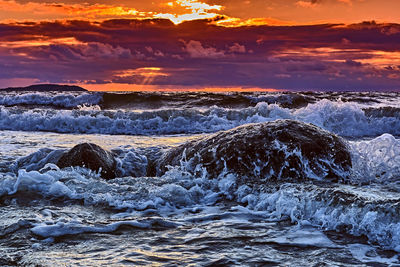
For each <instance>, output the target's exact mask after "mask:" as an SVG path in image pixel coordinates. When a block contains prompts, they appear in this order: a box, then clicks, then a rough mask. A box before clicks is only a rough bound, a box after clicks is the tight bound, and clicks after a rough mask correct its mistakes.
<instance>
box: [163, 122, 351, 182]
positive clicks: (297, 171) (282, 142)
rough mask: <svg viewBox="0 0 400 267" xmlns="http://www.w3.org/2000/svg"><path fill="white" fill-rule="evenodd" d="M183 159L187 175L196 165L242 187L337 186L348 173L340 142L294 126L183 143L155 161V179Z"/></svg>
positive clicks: (251, 128)
mask: <svg viewBox="0 0 400 267" xmlns="http://www.w3.org/2000/svg"><path fill="white" fill-rule="evenodd" d="M184 154H185V157H186V159H187V161H188V170H189V171H191V172H195V170H196V166H197V165H198V164H201V166H202V167H205V168H206V169H207V172H208V173H209V175H210V177H211V178H215V177H217V176H218V175H219V174H220V173H222V172H223V171H224V169H225V168H226V171H228V172H232V173H236V174H238V177H239V179H241V180H242V182H245V183H259V182H262V181H264V180H271V181H273V180H274V181H277V180H282V181H299V180H307V179H315V180H330V181H339V180H342V179H345V178H346V177H347V175H348V174H349V170H350V168H351V158H350V154H349V152H348V149H347V145H346V142H345V141H344V140H343V139H342V138H340V137H338V136H336V135H334V134H332V133H330V132H328V131H325V130H323V129H320V128H318V127H316V126H314V125H311V124H306V123H302V122H298V121H294V120H278V121H274V122H267V123H257V124H248V125H244V126H240V127H237V128H234V129H231V130H228V131H222V132H218V133H215V134H213V135H210V136H207V137H205V138H202V139H200V140H195V141H191V142H188V143H186V144H183V145H181V146H178V147H176V148H173V149H171V150H169V151H167V152H166V153H164V155H163V156H162V157H161V158H160V159H158V160H157V161H156V164H155V165H156V166H155V168H156V172H157V174H158V175H160V174H163V173H164V172H165V171H166V170H167V166H168V165H171V166H177V165H179V164H180V161H181V159H182V156H183V155H184Z"/></svg>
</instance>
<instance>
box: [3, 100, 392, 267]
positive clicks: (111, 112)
mask: <svg viewBox="0 0 400 267" xmlns="http://www.w3.org/2000/svg"><path fill="white" fill-rule="evenodd" d="M287 121H289V122H293V121H294V122H296V123H297V122H299V123H300V125H305V127H313V128H310V129H317V128H315V127H314V126H317V127H318V129H321V131H322V132H323V133H324V134H330V135H332V136H338V137H339V138H340V139H341V140H343V142H344V143H345V147H346V149H347V150H348V153H349V155H350V157H351V168H350V169H349V170H348V172H347V173H346V176H343V177H341V176H340V175H341V174H340V173H336V175H337V176H339V178H338V179H336V180H329V179H325V176H323V175H318V174H315V173H317V172H315V173H314V174H313V175H311V176H310V177H298V176H296V177H295V176H291V173H292V172H289V173H288V174H287V177H286V178H288V177H289V179H283V178H282V177H283V176H282V173H276V172H275V173H273V171H270V172H269V173H268V175H267V174H265V175H264V176H263V177H262V178H263V179H259V178H258V177H259V176H260V171H259V170H257V168H258V167H257V166H260V165H259V164H267V163H266V162H261V163H260V161H261V159H263V157H261V156H260V158H259V157H258V154H257V155H246V154H244V155H245V156H249V157H252V159H253V160H254V162H250V163H251V164H250V165H251V166H252V164H253V163H254V166H255V167H254V177H248V178H246V179H247V180H246V181H247V182H246V183H242V182H241V181H242V180H243V177H242V176H243V174H242V173H240V172H235V171H232V170H231V169H229V168H228V167H229V166H228V167H227V165H225V167H224V168H223V169H218V170H217V169H213V172H210V170H211V169H207V168H206V167H207V166H201V164H199V165H197V166H196V171H193V168H192V167H191V164H192V163H193V160H192V159H191V158H187V157H185V156H184V155H182V157H181V158H179V159H176V160H177V161H178V162H179V164H175V165H171V166H166V171H164V172H161V173H160V172H159V169H157V167H156V169H155V170H154V172H155V173H156V174H155V173H154V172H153V173H151V174H150V173H149V172H148V171H147V170H148V168H149V165H150V164H151V162H152V160H154V159H156V158H157V157H161V156H162V155H164V154H165V153H168V151H171V150H173V149H177V148H179V147H180V146H182V145H183V144H186V143H187V142H191V143H190V144H194V143H195V142H197V140H211V139H210V138H211V137H212V138H214V137H215V138H216V139H218V138H219V136H220V135H218V134H219V133H220V132H221V131H225V132H222V134H223V135H224V136H225V137H224V138H232V139H234V138H237V137H235V136H234V135H233V134H232V136H229V135H230V133H233V131H232V129H239V130H240V131H242V135H241V136H242V138H243V136H245V134H246V132H244V133H245V134H244V135H243V131H244V130H243V129H251V127H256V126H257V125H267V127H269V126H268V125H273V123H282V122H287ZM260 123H261V124H260ZM311 124H312V125H314V126H310V125H311ZM236 127H242V128H236ZM243 127H245V128H243ZM246 127H249V128H246ZM257 127H258V126H257ZM239 130H238V131H239ZM318 131H319V130H318ZM248 134H249V135H251V134H253V133H252V132H250V131H249V133H248ZM210 136H211V137H210ZM207 138H208V139H207ZM243 140H247V137H246V136H245V138H243ZM248 140H252V139H251V136H250V137H249V139H248ZM235 141H236V142H237V143H240V142H241V141H240V140H239V141H238V140H235ZM84 142H89V143H94V144H97V145H99V146H101V147H102V148H104V149H106V150H108V151H111V152H112V153H113V155H114V156H115V160H116V163H117V165H116V168H117V171H116V174H117V175H116V177H115V178H114V179H110V180H106V179H103V178H102V177H101V173H100V170H99V171H96V170H89V169H86V168H84V167H77V166H75V167H68V168H64V169H61V168H59V167H58V166H57V165H56V164H55V161H54V159H55V158H57V156H59V155H60V153H64V152H65V151H68V150H69V149H71V148H72V147H74V146H75V145H77V144H80V143H84ZM243 142H244V147H246V146H250V145H251V144H249V143H246V142H251V141H243ZM196 144H202V143H201V142H200V143H196ZM235 144H236V143H229V144H228V143H226V144H222V146H224V145H226V146H228V145H229V149H231V150H232V152H233V151H234V150H236V146H235ZM327 145H328V144H327ZM241 147H242V146H241ZM212 149H214V148H211V150H212ZM218 149H219V148H218V147H217V146H216V147H215V150H218ZM229 149H228V152H227V155H226V156H228V154H230V150H229ZM237 149H238V150H240V149H242V148H239V147H237ZM280 149H281V150H280V151H283V150H282V149H283V148H282V147H281V148H280ZM199 151H200V150H199ZM214 152H215V151H214ZM239 152H240V151H239ZM295 152H296V153H297V154H302V151H301V150H296V149H295ZM199 153H200V152H199ZM303 156H304V155H303ZM299 159H301V160H302V162H300V163H301V166H306V167H307V166H308V165H309V164H311V165H312V164H313V162H309V161H307V159H303V158H302V157H299ZM218 160H221V161H224V156H222V157H221V158H220V159H218ZM315 160H316V161H318V159H315ZM292 162H293V161H292V160H289V157H288V160H287V161H283V162H282V161H281V162H280V163H279V164H283V165H284V166H285V167H287V168H288V170H290V171H293V170H294V169H295V168H296V167H295V166H294V165H293V166H292V165H291V164H292ZM257 164H258V165H257ZM210 166H211V165H210ZM247 167H248V166H247ZM214 170H215V171H214ZM271 170H272V169H271ZM294 171H295V170H294ZM256 174H257V175H258V176H257V175H256ZM250 176H251V175H250ZM281 176H282V177H281ZM270 177H274V178H273V179H272V178H270ZM281 178H282V179H281ZM249 181H250V182H249ZM251 181H254V183H253V182H251ZM399 252H400V93H390V92H382V93H380V92H295V93H292V92H291V93H289V92H276V93H271V92H241V93H239V92H231V93H210V92H125V93H124V92H121V93H119V92H118V93H116V92H3V93H1V94H0V265H1V266H129V265H132V266H141V265H151V266H153V265H154V266H400V258H399V255H398V254H399Z"/></svg>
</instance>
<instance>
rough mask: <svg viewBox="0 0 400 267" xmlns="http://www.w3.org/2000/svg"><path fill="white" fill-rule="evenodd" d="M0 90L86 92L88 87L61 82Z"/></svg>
mask: <svg viewBox="0 0 400 267" xmlns="http://www.w3.org/2000/svg"><path fill="white" fill-rule="evenodd" d="M0 91H4V92H10V91H29V92H32V91H33V92H47V91H61V92H76V91H77V92H84V91H87V90H86V89H84V88H82V87H80V86H76V85H61V84H34V85H30V86H26V87H8V88H4V89H0Z"/></svg>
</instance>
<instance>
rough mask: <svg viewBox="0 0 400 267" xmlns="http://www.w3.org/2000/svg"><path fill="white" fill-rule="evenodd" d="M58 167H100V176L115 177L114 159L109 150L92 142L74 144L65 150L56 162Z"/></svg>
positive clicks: (95, 169)
mask: <svg viewBox="0 0 400 267" xmlns="http://www.w3.org/2000/svg"><path fill="white" fill-rule="evenodd" d="M57 166H58V167H60V168H65V167H71V166H81V167H85V168H88V169H91V170H94V171H98V170H99V169H100V168H101V176H102V177H103V178H106V179H112V178H115V172H116V166H117V163H116V160H115V158H114V155H113V154H112V153H111V152H108V151H106V150H104V149H103V148H101V147H100V146H98V145H96V144H92V143H83V144H79V145H76V146H74V147H73V148H72V149H71V150H69V151H68V152H65V153H64V154H63V155H62V156H61V158H60V159H59V160H58V162H57Z"/></svg>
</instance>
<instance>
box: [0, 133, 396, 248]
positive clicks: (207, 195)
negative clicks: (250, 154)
mask: <svg viewBox="0 0 400 267" xmlns="http://www.w3.org/2000/svg"><path fill="white" fill-rule="evenodd" d="M381 138H382V137H379V138H377V139H375V140H371V141H369V142H372V143H374V142H375V143H377V142H379V140H380V139H381ZM384 138H385V136H384ZM389 139H390V138H389ZM392 141H393V140H392ZM395 145H398V144H397V143H396V144H395ZM355 146H362V145H360V144H355ZM361 151H362V150H361ZM128 153H129V152H128ZM186 164H187V162H185V161H182V162H181V166H178V167H174V168H170V170H169V171H168V172H167V173H166V174H165V175H163V176H162V177H141V178H131V177H126V178H116V179H114V180H111V181H108V182H107V181H105V180H103V179H101V178H100V177H99V174H97V173H96V172H93V171H88V170H86V169H82V168H69V169H68V168H67V169H64V170H60V169H59V168H58V167H57V166H55V165H52V164H47V165H46V166H45V167H44V168H43V169H42V170H40V171H25V170H21V169H20V170H19V171H18V175H16V176H13V175H6V176H5V177H3V178H2V179H1V184H0V188H1V189H0V190H1V191H0V195H1V196H7V195H13V194H16V193H24V192H34V193H36V194H41V195H43V196H44V197H46V198H50V199H51V198H56V199H57V198H67V199H70V200H81V201H83V203H84V204H85V205H95V206H106V207H109V208H112V209H115V210H116V211H117V212H118V211H120V212H122V213H120V215H118V217H119V218H124V217H128V218H129V217H131V216H133V214H138V213H146V212H148V211H150V210H151V211H152V212H153V213H157V214H164V215H166V216H168V214H177V213H178V214H179V213H181V212H183V211H184V210H197V211H199V210H200V211H201V210H203V209H207V207H209V206H214V205H215V204H216V203H217V202H220V201H225V200H226V201H234V202H236V203H241V206H238V207H236V208H235V209H233V210H232V212H231V213H227V214H226V215H223V214H218V215H216V216H217V217H218V218H221V216H222V217H224V216H234V217H235V216H239V217H243V216H245V217H247V218H252V217H253V216H254V215H255V214H257V216H261V217H263V218H264V219H265V220H266V221H280V220H290V221H291V222H292V223H294V224H298V225H311V226H314V227H318V228H320V229H322V230H336V231H341V232H346V233H348V234H352V235H355V236H361V235H365V236H367V237H368V239H369V241H370V242H373V243H376V244H379V246H380V247H381V248H384V249H392V250H396V251H400V219H399V217H398V212H399V210H400V204H399V203H400V202H399V200H400V198H399V196H398V193H395V192H389V191H385V190H384V189H383V188H381V187H380V186H379V185H378V184H376V185H375V186H372V187H371V186H369V187H365V186H350V185H338V184H335V185H332V184H325V185H312V184H291V183H286V184H282V185H280V186H278V187H277V186H276V185H275V186H274V185H272V187H269V186H268V185H265V186H261V187H258V186H256V187H254V188H251V187H249V186H248V185H239V184H237V183H236V181H237V177H236V175H234V174H232V173H221V174H220V175H219V176H218V177H215V179H208V178H206V176H207V175H206V173H205V170H204V169H202V172H201V167H199V168H200V169H199V170H200V172H198V175H195V176H193V175H192V174H190V173H189V172H187V171H186ZM382 164H384V163H382ZM388 164H390V163H388ZM364 166H365V167H366V168H373V167H371V166H369V165H368V164H365V165H364ZM358 179H359V178H358ZM357 181H358V180H357ZM377 181H378V182H381V180H377ZM388 181H389V180H388ZM374 188H375V189H374ZM217 217H215V216H213V215H212V214H210V213H206V214H205V215H203V216H201V217H200V218H197V219H196V220H194V221H193V219H189V220H187V219H186V220H183V221H182V223H185V221H186V222H190V223H193V222H196V221H199V220H200V221H204V220H209V219H215V218H217ZM49 225H50V226H49ZM128 225H129V223H128ZM32 227H33V230H32V231H33V232H34V233H35V234H36V235H39V236H41V237H43V238H47V237H54V236H58V235H64V234H65V235H69V234H74V233H84V232H96V231H99V232H112V231H115V229H117V228H118V227H119V224H115V225H114V224H111V225H105V226H104V225H103V226H101V227H100V228H99V227H92V226H87V225H85V224H82V223H74V222H72V223H71V224H70V223H68V224H62V225H61V226H60V225H58V224H57V222H54V223H49V222H43V223H39V224H36V225H34V226H32ZM35 227H36V228H35ZM299 231H303V230H299ZM54 233H57V235H55V234H54ZM307 235H309V236H310V238H311V237H314V238H316V239H314V241H315V242H314V241H313V242H314V243H313V242H311V243H309V242H308V241H307V240H305V239H301V238H300V235H299V234H298V233H297V234H296V233H293V236H292V234H290V233H288V235H287V236H286V237H276V238H275V239H271V242H276V243H279V244H284V243H285V242H289V241H288V240H292V241H293V242H294V243H293V244H296V245H298V246H303V245H304V246H305V245H307V244H308V243H309V244H308V245H311V246H328V247H331V246H334V245H333V244H330V243H329V242H328V241H327V240H326V239H325V238H324V236H323V235H322V236H321V235H319V234H318V233H309V234H307ZM282 238H283V239H282ZM299 238H300V239H299ZM285 240H286V241H285ZM317 241H318V242H317Z"/></svg>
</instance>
